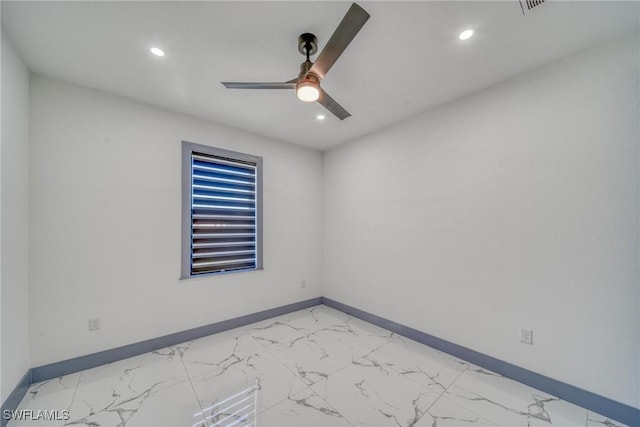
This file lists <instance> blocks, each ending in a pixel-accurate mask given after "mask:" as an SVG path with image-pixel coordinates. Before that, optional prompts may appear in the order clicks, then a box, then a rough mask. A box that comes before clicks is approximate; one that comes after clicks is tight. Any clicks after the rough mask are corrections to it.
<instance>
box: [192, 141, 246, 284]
mask: <svg viewBox="0 0 640 427" xmlns="http://www.w3.org/2000/svg"><path fill="white" fill-rule="evenodd" d="M256 170H257V165H256V164H255V163H252V162H245V161H241V160H235V159H229V158H224V157H218V156H212V155H209V154H204V153H197V152H192V153H191V275H198V274H205V273H218V272H225V271H236V270H247V269H255V268H257V261H256V260H257V251H258V246H257V232H258V230H257V227H258V221H257V204H256V203H257V197H256V196H257V186H256V184H257V179H256V176H257V173H256Z"/></svg>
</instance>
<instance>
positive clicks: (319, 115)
mask: <svg viewBox="0 0 640 427" xmlns="http://www.w3.org/2000/svg"><path fill="white" fill-rule="evenodd" d="M316 119H318V120H324V119H325V117H324V114H318V115H317V116H316Z"/></svg>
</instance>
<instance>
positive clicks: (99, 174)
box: [30, 75, 322, 366]
mask: <svg viewBox="0 0 640 427" xmlns="http://www.w3.org/2000/svg"><path fill="white" fill-rule="evenodd" d="M212 102H213V100H212ZM182 140H187V141H191V142H195V143H199V144H207V145H211V146H215V147H220V148H224V149H230V150H235V151H240V152H244V153H248V154H254V155H258V156H262V157H263V161H264V170H263V174H264V175H263V178H264V218H263V221H264V270H263V271H255V272H245V273H237V274H227V275H222V276H218V277H207V278H197V279H189V280H182V281H181V280H179V276H180V244H181V236H180V231H181V226H180V221H181V193H180V192H181V141H182ZM30 160H31V184H30V202H31V214H30V226H31V240H30V250H31V252H30V254H31V263H30V275H31V277H30V281H31V313H32V316H31V351H32V355H33V356H32V361H31V363H32V365H33V366H39V365H42V364H45V363H50V362H55V361H59V360H63V359H68V358H71V357H75V356H79V355H84V354H88V353H92V352H95V351H99V350H104V349H110V348H114V347H117V346H120V345H124V344H129V343H134V342H138V341H142V340H146V339H149V338H153V337H158V336H162V335H165V334H168V333H173V332H177V331H182V330H185V329H189V328H193V327H197V326H201V325H206V324H210V323H213V322H217V321H221V320H225V319H229V318H233V317H237V316H241V315H245V314H248V313H253V312H257V311H260V310H265V309H270V308H273V307H277V306H280V305H284V304H288V303H293V302H298V301H301V300H305V299H308V298H313V297H318V296H320V295H321V293H320V281H319V276H320V267H321V265H320V263H319V262H318V260H319V259H320V257H321V254H322V250H321V245H322V220H321V215H322V155H321V153H319V152H317V151H314V150H310V149H305V148H301V147H296V146H293V145H290V144H285V143H281V142H277V141H274V140H270V139H268V138H266V137H262V136H258V135H254V134H250V133H247V132H243V131H239V130H234V129H231V128H228V127H225V126H222V125H216V124H213V123H211V122H207V121H204V120H199V119H195V118H191V117H188V116H184V115H180V114H177V113H173V112H170V111H167V110H163V109H159V108H156V107H152V106H149V105H146V104H142V103H139V102H134V101H130V100H127V99H124V98H121V97H118V96H115V95H110V94H107V93H104V92H100V91H97V90H93V89H88V88H85V87H81V86H77V85H73V84H70V83H65V82H62V81H59V80H55V79H52V78H48V77H43V76H39V75H32V79H31V157H30ZM303 279H304V280H306V284H307V286H306V288H305V289H301V287H300V281H301V280H303ZM90 317H100V318H101V321H102V328H101V330H99V331H96V332H89V331H88V323H87V322H88V319H89V318H90Z"/></svg>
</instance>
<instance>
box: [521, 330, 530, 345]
mask: <svg viewBox="0 0 640 427" xmlns="http://www.w3.org/2000/svg"><path fill="white" fill-rule="evenodd" d="M520 341H522V342H523V343H525V344H529V345H533V331H532V330H531V329H520Z"/></svg>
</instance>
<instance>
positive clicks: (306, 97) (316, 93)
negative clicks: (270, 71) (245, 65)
mask: <svg viewBox="0 0 640 427" xmlns="http://www.w3.org/2000/svg"><path fill="white" fill-rule="evenodd" d="M367 19H369V14H368V13H367V12H366V11H365V10H364V9H363V8H361V7H360V6H358V5H357V4H355V3H353V4H352V5H351V7H350V8H349V10H348V11H347V14H346V15H345V16H344V18H342V21H340V24H338V28H336V30H335V31H334V33H333V35H332V36H331V38H330V39H329V41H328V42H327V44H326V46H325V47H324V49H323V50H322V52H320V55H318V57H317V58H316V61H315V62H311V60H310V59H309V56H311V55H315V54H316V52H317V51H318V38H317V37H316V36H315V35H313V34H311V33H304V34H301V35H300V37H298V51H299V52H300V53H301V54H302V55H304V56H306V58H307V60H306V61H305V62H303V63H302V64H301V65H300V73H299V74H298V77H296V78H295V79H291V80H289V81H286V82H282V83H274V82H253V83H252V82H222V84H223V85H224V86H225V87H226V88H228V89H295V90H296V95H297V96H298V99H300V100H301V101H304V102H313V101H318V102H319V103H320V104H321V105H322V106H323V107H325V108H326V109H327V110H329V111H330V112H331V113H332V114H333V115H335V116H336V117H337V118H339V119H340V120H344V119H346V118H347V117H349V116H350V115H351V114H349V112H348V111H347V110H345V109H344V108H342V106H341V105H340V104H338V103H337V102H336V101H335V100H334V99H333V98H331V97H330V96H329V94H327V92H325V91H324V90H323V89H322V88H321V87H320V82H321V81H322V79H323V78H324V76H325V75H326V74H327V73H328V72H329V70H330V69H331V67H332V66H333V64H334V63H335V62H336V61H337V60H338V58H339V57H340V55H342V52H344V50H345V49H346V48H347V46H349V43H351V41H352V40H353V39H354V38H355V36H356V34H358V31H360V29H361V28H362V27H363V26H364V24H365V22H367Z"/></svg>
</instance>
